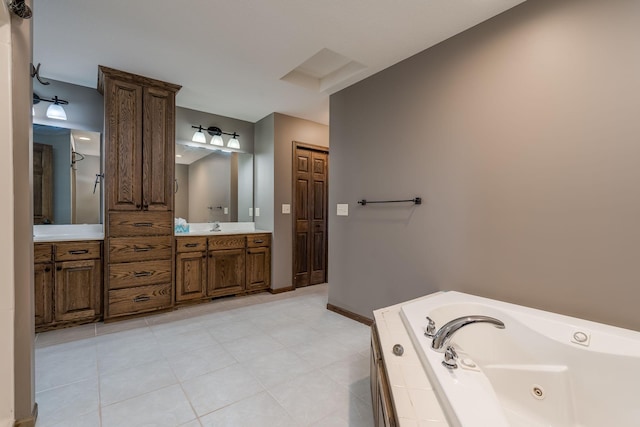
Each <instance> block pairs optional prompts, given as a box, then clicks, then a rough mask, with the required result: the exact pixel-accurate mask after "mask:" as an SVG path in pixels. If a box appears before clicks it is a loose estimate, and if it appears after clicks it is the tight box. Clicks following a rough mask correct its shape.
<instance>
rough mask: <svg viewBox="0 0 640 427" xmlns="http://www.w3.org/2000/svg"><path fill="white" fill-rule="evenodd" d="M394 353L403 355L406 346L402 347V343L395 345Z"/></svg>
mask: <svg viewBox="0 0 640 427" xmlns="http://www.w3.org/2000/svg"><path fill="white" fill-rule="evenodd" d="M393 354H395V355H396V356H402V355H403V354H404V347H402V346H401V345H400V344H396V345H394V346H393Z"/></svg>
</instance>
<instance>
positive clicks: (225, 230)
mask: <svg viewBox="0 0 640 427" xmlns="http://www.w3.org/2000/svg"><path fill="white" fill-rule="evenodd" d="M212 227H213V224H212V223H207V222H204V223H202V222H201V223H189V231H188V232H186V233H175V236H176V237H194V236H225V235H230V234H263V233H271V231H267V230H256V227H255V224H254V223H253V222H221V223H220V231H211V228H212Z"/></svg>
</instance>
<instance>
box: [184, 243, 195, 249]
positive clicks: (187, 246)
mask: <svg viewBox="0 0 640 427" xmlns="http://www.w3.org/2000/svg"><path fill="white" fill-rule="evenodd" d="M197 246H198V244H197V243H187V244H185V245H184V247H185V248H195V247H197Z"/></svg>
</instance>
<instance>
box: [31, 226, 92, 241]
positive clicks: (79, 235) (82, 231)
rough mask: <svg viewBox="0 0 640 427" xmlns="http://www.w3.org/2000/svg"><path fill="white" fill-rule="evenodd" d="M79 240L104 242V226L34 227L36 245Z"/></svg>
mask: <svg viewBox="0 0 640 427" xmlns="http://www.w3.org/2000/svg"><path fill="white" fill-rule="evenodd" d="M78 240H104V231H103V229H102V224H48V225H34V226H33V241H34V242H35V243H43V242H69V241H78Z"/></svg>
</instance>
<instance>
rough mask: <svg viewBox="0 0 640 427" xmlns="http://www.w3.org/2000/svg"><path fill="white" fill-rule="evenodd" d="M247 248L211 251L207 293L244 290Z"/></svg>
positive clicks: (214, 294) (227, 293)
mask: <svg viewBox="0 0 640 427" xmlns="http://www.w3.org/2000/svg"><path fill="white" fill-rule="evenodd" d="M244 267H245V250H244V249H228V250H221V251H209V262H208V264H207V269H208V271H207V275H208V276H209V278H208V281H207V295H208V296H211V297H213V296H222V295H233V294H236V293H239V292H242V291H243V290H244V278H245V275H244V274H245V273H244Z"/></svg>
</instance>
